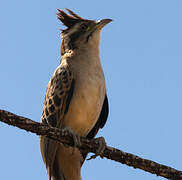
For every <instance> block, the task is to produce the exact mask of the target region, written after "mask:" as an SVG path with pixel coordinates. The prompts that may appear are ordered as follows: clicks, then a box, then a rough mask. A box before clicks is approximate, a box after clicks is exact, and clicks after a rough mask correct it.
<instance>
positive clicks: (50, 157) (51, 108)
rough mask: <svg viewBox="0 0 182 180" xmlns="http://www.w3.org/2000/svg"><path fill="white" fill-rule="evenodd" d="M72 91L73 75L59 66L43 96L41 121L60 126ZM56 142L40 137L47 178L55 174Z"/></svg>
mask: <svg viewBox="0 0 182 180" xmlns="http://www.w3.org/2000/svg"><path fill="white" fill-rule="evenodd" d="M73 91H74V80H73V75H72V73H71V71H70V70H69V68H68V67H61V66H59V67H58V68H57V69H56V71H55V73H54V74H53V76H52V78H51V80H50V82H49V84H48V87H47V92H46V96H45V102H44V106H43V113H42V118H41V122H42V123H44V124H47V125H49V126H53V127H58V128H61V127H62V122H63V118H64V115H65V114H66V113H67V111H68V108H69V104H70V101H71V98H72V95H73ZM57 148H58V143H57V142H56V141H53V140H51V139H48V138H45V137H41V153H42V156H43V160H44V163H45V164H46V167H47V171H48V174H49V179H51V177H52V176H56V172H55V171H54V169H53V166H54V159H55V155H56V151H57Z"/></svg>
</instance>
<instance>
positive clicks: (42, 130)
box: [0, 110, 182, 180]
mask: <svg viewBox="0 0 182 180" xmlns="http://www.w3.org/2000/svg"><path fill="white" fill-rule="evenodd" d="M0 121H2V122H4V123H6V124H9V125H12V126H16V127H18V128H21V129H24V130H26V131H30V132H32V133H35V134H37V135H42V136H46V137H49V138H51V139H54V140H56V141H59V142H60V143H63V144H65V145H69V146H73V145H74V143H73V138H72V135H71V134H70V133H69V132H68V131H65V130H64V131H63V130H60V129H58V128H53V127H49V126H46V125H43V124H41V123H38V122H35V121H32V120H31V119H28V118H25V117H22V116H18V115H16V114H13V113H11V112H8V111H5V110H0ZM98 147H99V144H98V143H97V141H95V140H94V139H92V140H88V139H86V138H84V137H81V146H80V147H78V148H79V149H80V150H82V151H86V152H92V153H96V151H97V149H98ZM103 156H104V157H106V158H108V159H111V160H114V161H116V162H119V163H122V164H126V165H128V166H131V167H134V168H138V169H142V170H144V171H147V172H149V173H152V174H156V175H157V176H162V177H164V178H167V179H172V180H182V171H179V170H176V169H174V168H171V167H168V166H165V165H162V164H158V163H156V162H154V161H151V160H147V159H143V158H141V157H139V156H136V155H133V154H130V153H127V152H123V151H121V150H119V149H116V148H113V147H109V146H107V147H106V149H105V150H104V153H103Z"/></svg>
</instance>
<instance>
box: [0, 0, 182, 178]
mask: <svg viewBox="0 0 182 180" xmlns="http://www.w3.org/2000/svg"><path fill="white" fill-rule="evenodd" d="M57 8H60V9H63V8H70V9H72V10H74V11H75V12H77V13H78V14H80V16H83V17H85V18H90V19H96V20H98V19H101V18H112V19H113V20H114V21H113V22H112V23H111V24H109V25H108V26H107V27H105V28H104V30H103V32H102V40H101V59H102V64H103V68H104V72H105V76H106V82H107V91H108V97H109V102H110V115H109V119H108V122H107V124H106V126H105V128H104V129H103V130H102V131H100V133H99V136H101V135H102V136H104V137H105V139H106V141H107V143H108V145H110V146H114V147H117V148H119V149H121V150H123V151H127V152H130V153H134V154H136V155H139V156H141V157H143V158H148V159H151V160H154V161H157V162H159V163H163V164H166V165H169V166H172V167H174V168H177V169H182V166H181V158H180V157H181V152H182V145H181V136H182V131H181V127H182V93H181V92H182V71H181V67H182V23H181V19H182V1H180V0H173V1H171V0H147V1H146V0H138V1H136V0H127V1H123V0H118V1H98V0H92V1H73V0H67V1H58V0H54V1H42V0H40V1H35V0H32V1H23V0H15V1H10V0H6V1H2V2H1V7H0V22H1V28H0V82H1V86H0V109H5V110H8V111H11V112H14V113H17V114H19V115H23V116H26V117H29V118H31V119H33V120H36V121H39V119H40V117H41V113H42V105H43V101H44V95H45V91H46V87H47V84H48V81H49V79H50V77H51V76H52V73H53V72H54V70H55V68H56V67H57V65H58V64H59V60H60V36H59V34H60V30H59V29H61V28H63V26H62V25H61V24H60V22H59V21H58V20H57V18H56V9H57ZM0 141H1V148H0V160H1V163H0V169H1V179H6V180H10V179H19V180H24V179H26V180H31V179H42V180H44V179H45V180H47V173H46V170H45V167H44V165H43V162H42V159H41V155H40V149H39V138H38V137H37V136H35V135H34V134H31V133H27V132H25V131H23V130H19V129H17V128H13V127H9V126H8V125H5V124H3V123H0ZM82 178H83V180H84V179H87V180H92V179H111V178H112V179H125V180H131V179H140V180H162V179H163V178H161V177H157V176H155V175H151V174H149V173H147V172H144V171H141V170H136V169H133V168H130V167H127V166H125V165H121V164H119V163H116V162H114V161H110V160H107V159H102V160H101V159H100V158H97V159H96V160H91V161H87V162H85V164H84V166H83V168H82Z"/></svg>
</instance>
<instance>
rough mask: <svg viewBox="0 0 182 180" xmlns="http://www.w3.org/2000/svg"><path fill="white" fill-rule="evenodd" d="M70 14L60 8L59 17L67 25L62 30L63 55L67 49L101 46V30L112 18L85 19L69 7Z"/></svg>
mask: <svg viewBox="0 0 182 180" xmlns="http://www.w3.org/2000/svg"><path fill="white" fill-rule="evenodd" d="M66 10H67V11H68V12H69V14H70V15H69V14H67V13H65V12H64V11H62V10H60V9H58V13H57V17H58V19H59V20H60V21H61V22H62V23H63V24H64V25H65V26H66V27H67V28H66V29H65V30H62V32H61V39H62V43H61V55H63V54H64V53H65V52H66V51H67V50H74V49H86V48H90V47H91V46H92V47H96V48H97V47H99V41H100V31H101V29H102V28H103V27H104V26H105V25H106V24H108V23H110V22H111V21H112V20H111V19H102V20H99V21H94V20H88V19H83V18H82V17H80V16H78V15H77V14H75V13H74V12H72V11H71V10H69V9H66Z"/></svg>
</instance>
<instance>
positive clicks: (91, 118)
mask: <svg viewBox="0 0 182 180" xmlns="http://www.w3.org/2000/svg"><path fill="white" fill-rule="evenodd" d="M103 82H104V83H103ZM96 84H97V85H96ZM96 84H94V86H91V85H90V84H89V83H88V84H87V86H85V87H83V88H82V89H79V91H74V94H73V97H72V100H71V102H70V105H69V109H68V112H67V114H66V115H65V117H64V123H63V126H64V127H71V128H72V129H73V130H74V131H75V132H76V133H77V134H79V135H80V136H86V135H87V134H88V133H89V131H90V130H91V129H92V128H93V127H94V125H95V124H96V122H97V120H98V118H99V115H100V112H101V109H102V105H103V102H104V98H105V81H104V80H103V81H101V82H100V83H99V82H97V83H96Z"/></svg>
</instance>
